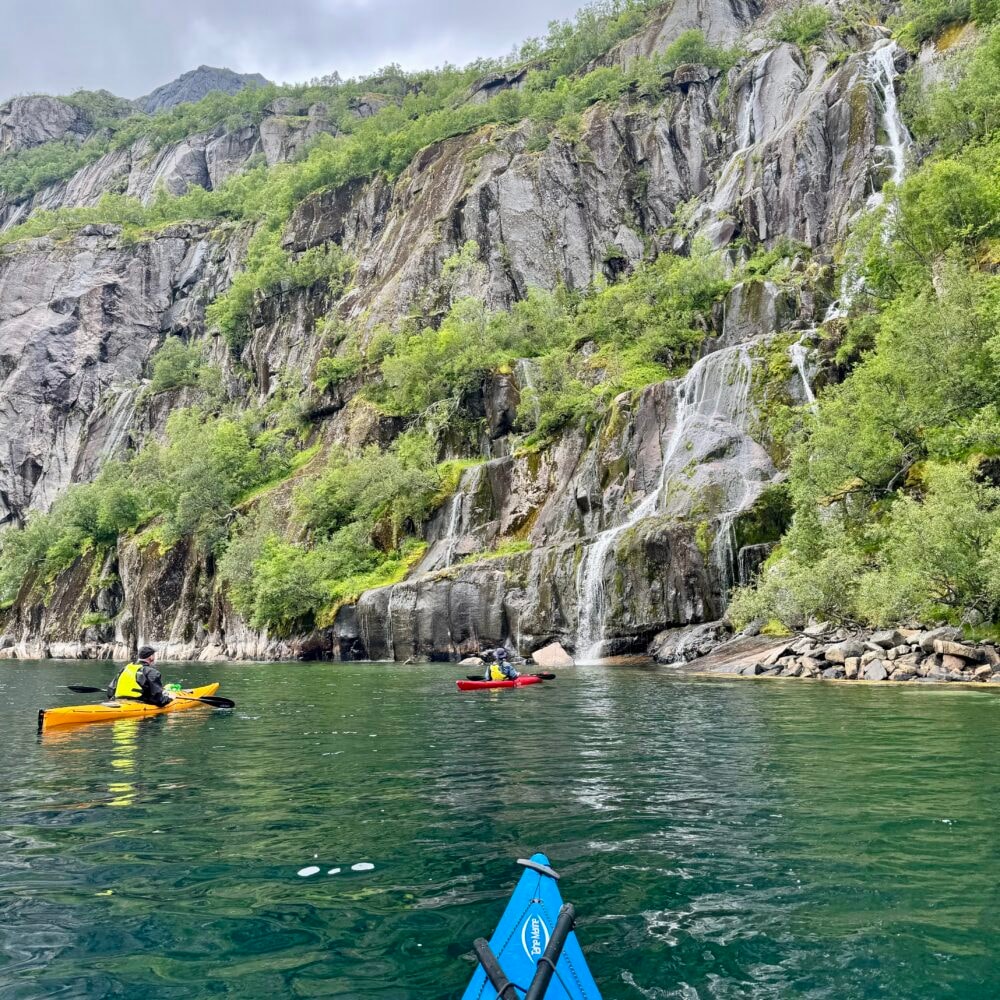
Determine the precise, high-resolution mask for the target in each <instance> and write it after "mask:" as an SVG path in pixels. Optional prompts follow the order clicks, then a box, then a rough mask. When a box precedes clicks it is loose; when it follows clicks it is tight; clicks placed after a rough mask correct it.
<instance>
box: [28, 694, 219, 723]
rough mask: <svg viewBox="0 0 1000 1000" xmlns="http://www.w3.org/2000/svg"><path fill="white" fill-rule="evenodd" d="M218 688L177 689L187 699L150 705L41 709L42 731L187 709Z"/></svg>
mask: <svg viewBox="0 0 1000 1000" xmlns="http://www.w3.org/2000/svg"><path fill="white" fill-rule="evenodd" d="M218 690H219V684H218V682H215V683H213V684H205V685H204V686H202V687H197V688H189V689H185V690H183V691H180V692H178V693H179V694H183V695H187V696H188V697H186V698H176V699H174V700H173V701H171V702H170V703H169V704H167V705H163V706H160V705H149V704H147V703H146V702H142V701H133V702H115V701H110V702H108V701H105V702H99V703H98V704H96V705H66V706H63V707H61V708H42V709H40V710H39V712H38V731H39V732H40V733H42V732H45V731H47V730H49V729H54V728H55V727H57V726H79V725H84V724H86V723H90V722H113V721H115V720H116V719H144V718H147V717H149V716H153V715H163V714H165V713H167V712H184V711H187V710H188V709H190V708H195V707H197V706H198V705H200V704H201V702H199V701H194V700H193V699H195V698H204V697H210V696H211V695H213V694H215V692H216V691H218Z"/></svg>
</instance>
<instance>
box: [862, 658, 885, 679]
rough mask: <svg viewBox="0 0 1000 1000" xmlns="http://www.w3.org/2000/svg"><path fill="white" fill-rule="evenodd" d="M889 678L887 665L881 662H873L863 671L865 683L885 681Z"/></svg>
mask: <svg viewBox="0 0 1000 1000" xmlns="http://www.w3.org/2000/svg"><path fill="white" fill-rule="evenodd" d="M888 676H889V671H888V670H886V669H885V664H884V663H883V662H882V661H881V660H872V662H871V663H869V664H867V665H866V666H865V667H864V668H863V669H862V671H861V680H863V681H884V680H885V679H886V678H887V677H888Z"/></svg>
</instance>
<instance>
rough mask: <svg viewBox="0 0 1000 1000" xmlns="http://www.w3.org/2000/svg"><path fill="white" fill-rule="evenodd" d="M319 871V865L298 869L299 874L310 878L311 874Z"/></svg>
mask: <svg viewBox="0 0 1000 1000" xmlns="http://www.w3.org/2000/svg"><path fill="white" fill-rule="evenodd" d="M318 871H319V865H309V867H308V868H300V869H299V870H298V875H300V876H301V877H302V878H309V876H310V875H315V874H316V873H317V872H318Z"/></svg>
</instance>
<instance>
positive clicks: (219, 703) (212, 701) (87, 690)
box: [66, 684, 236, 708]
mask: <svg viewBox="0 0 1000 1000" xmlns="http://www.w3.org/2000/svg"><path fill="white" fill-rule="evenodd" d="M66 686H67V687H68V688H69V689H70V691H75V692H76V693H77V694H105V693H106V689H105V688H92V687H84V686H83V685H81V684H67V685H66ZM174 697H175V698H180V700H181V701H200V702H202V703H203V704H205V705H211V706H212V708H236V702H235V701H230V700H229V699H228V698H214V697H212V696H210V695H205V696H204V697H203V698H192V697H191V695H189V694H175V695H174Z"/></svg>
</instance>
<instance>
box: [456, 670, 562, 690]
mask: <svg viewBox="0 0 1000 1000" xmlns="http://www.w3.org/2000/svg"><path fill="white" fill-rule="evenodd" d="M455 683H456V684H457V685H458V690H459V691H479V690H480V689H481V688H521V687H526V686H527V685H528V684H541V683H542V678H541V677H531V676H529V675H527V674H525V676H524V677H518V679H517V680H516V681H455Z"/></svg>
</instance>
